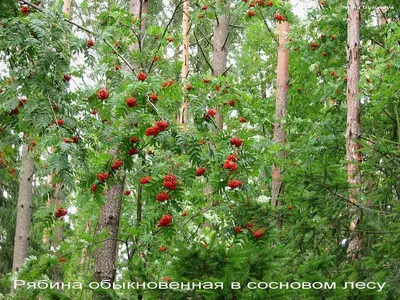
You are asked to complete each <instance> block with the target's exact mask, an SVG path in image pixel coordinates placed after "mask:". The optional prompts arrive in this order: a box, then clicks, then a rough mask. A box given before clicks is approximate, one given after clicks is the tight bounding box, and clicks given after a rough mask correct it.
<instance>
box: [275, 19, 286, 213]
mask: <svg viewBox="0 0 400 300" xmlns="http://www.w3.org/2000/svg"><path fill="white" fill-rule="evenodd" d="M277 26H278V32H279V45H278V63H277V81H276V103H275V122H274V142H275V143H276V144H280V145H282V146H283V145H284V144H285V143H286V131H285V127H284V120H285V118H286V113H287V102H288V90H289V49H288V48H287V46H286V45H287V39H288V35H289V32H290V25H289V23H288V22H286V21H285V22H278V24H277ZM279 156H280V157H281V158H282V157H285V152H284V151H281V152H280V153H279ZM281 177H282V168H281V167H279V166H278V165H277V164H276V163H274V164H273V165H272V185H271V204H272V206H273V207H275V206H277V205H281V202H280V201H279V198H280V197H281V196H282V195H283V191H284V183H283V181H282V178H281Z"/></svg>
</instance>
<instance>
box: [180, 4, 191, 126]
mask: <svg viewBox="0 0 400 300" xmlns="http://www.w3.org/2000/svg"><path fill="white" fill-rule="evenodd" d="M189 7H190V3H189V0H185V1H184V2H183V18H182V35H183V49H182V71H181V77H182V81H184V80H185V79H186V78H187V76H188V74H189V15H190V12H189ZM182 89H183V91H185V87H184V86H182ZM188 108H189V103H188V101H187V99H183V103H182V106H181V110H180V113H179V114H178V123H180V124H181V125H182V129H183V131H186V127H187V122H188Z"/></svg>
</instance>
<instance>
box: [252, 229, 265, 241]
mask: <svg viewBox="0 0 400 300" xmlns="http://www.w3.org/2000/svg"><path fill="white" fill-rule="evenodd" d="M264 231H265V229H264V227H262V228H260V229H258V230H257V231H254V232H253V236H254V238H255V239H256V240H259V239H261V238H262V237H263V236H264Z"/></svg>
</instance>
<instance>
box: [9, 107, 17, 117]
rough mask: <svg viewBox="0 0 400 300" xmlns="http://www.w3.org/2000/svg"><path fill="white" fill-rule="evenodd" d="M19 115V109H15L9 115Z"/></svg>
mask: <svg viewBox="0 0 400 300" xmlns="http://www.w3.org/2000/svg"><path fill="white" fill-rule="evenodd" d="M18 113H19V109H18V108H14V109H12V110H11V111H10V112H9V113H8V114H9V115H18Z"/></svg>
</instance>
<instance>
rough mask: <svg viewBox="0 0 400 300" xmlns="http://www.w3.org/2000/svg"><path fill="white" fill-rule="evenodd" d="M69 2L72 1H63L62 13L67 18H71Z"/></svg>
mask: <svg viewBox="0 0 400 300" xmlns="http://www.w3.org/2000/svg"><path fill="white" fill-rule="evenodd" d="M71 2H72V0H64V6H63V12H64V13H65V14H66V15H67V16H68V17H69V16H71Z"/></svg>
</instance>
